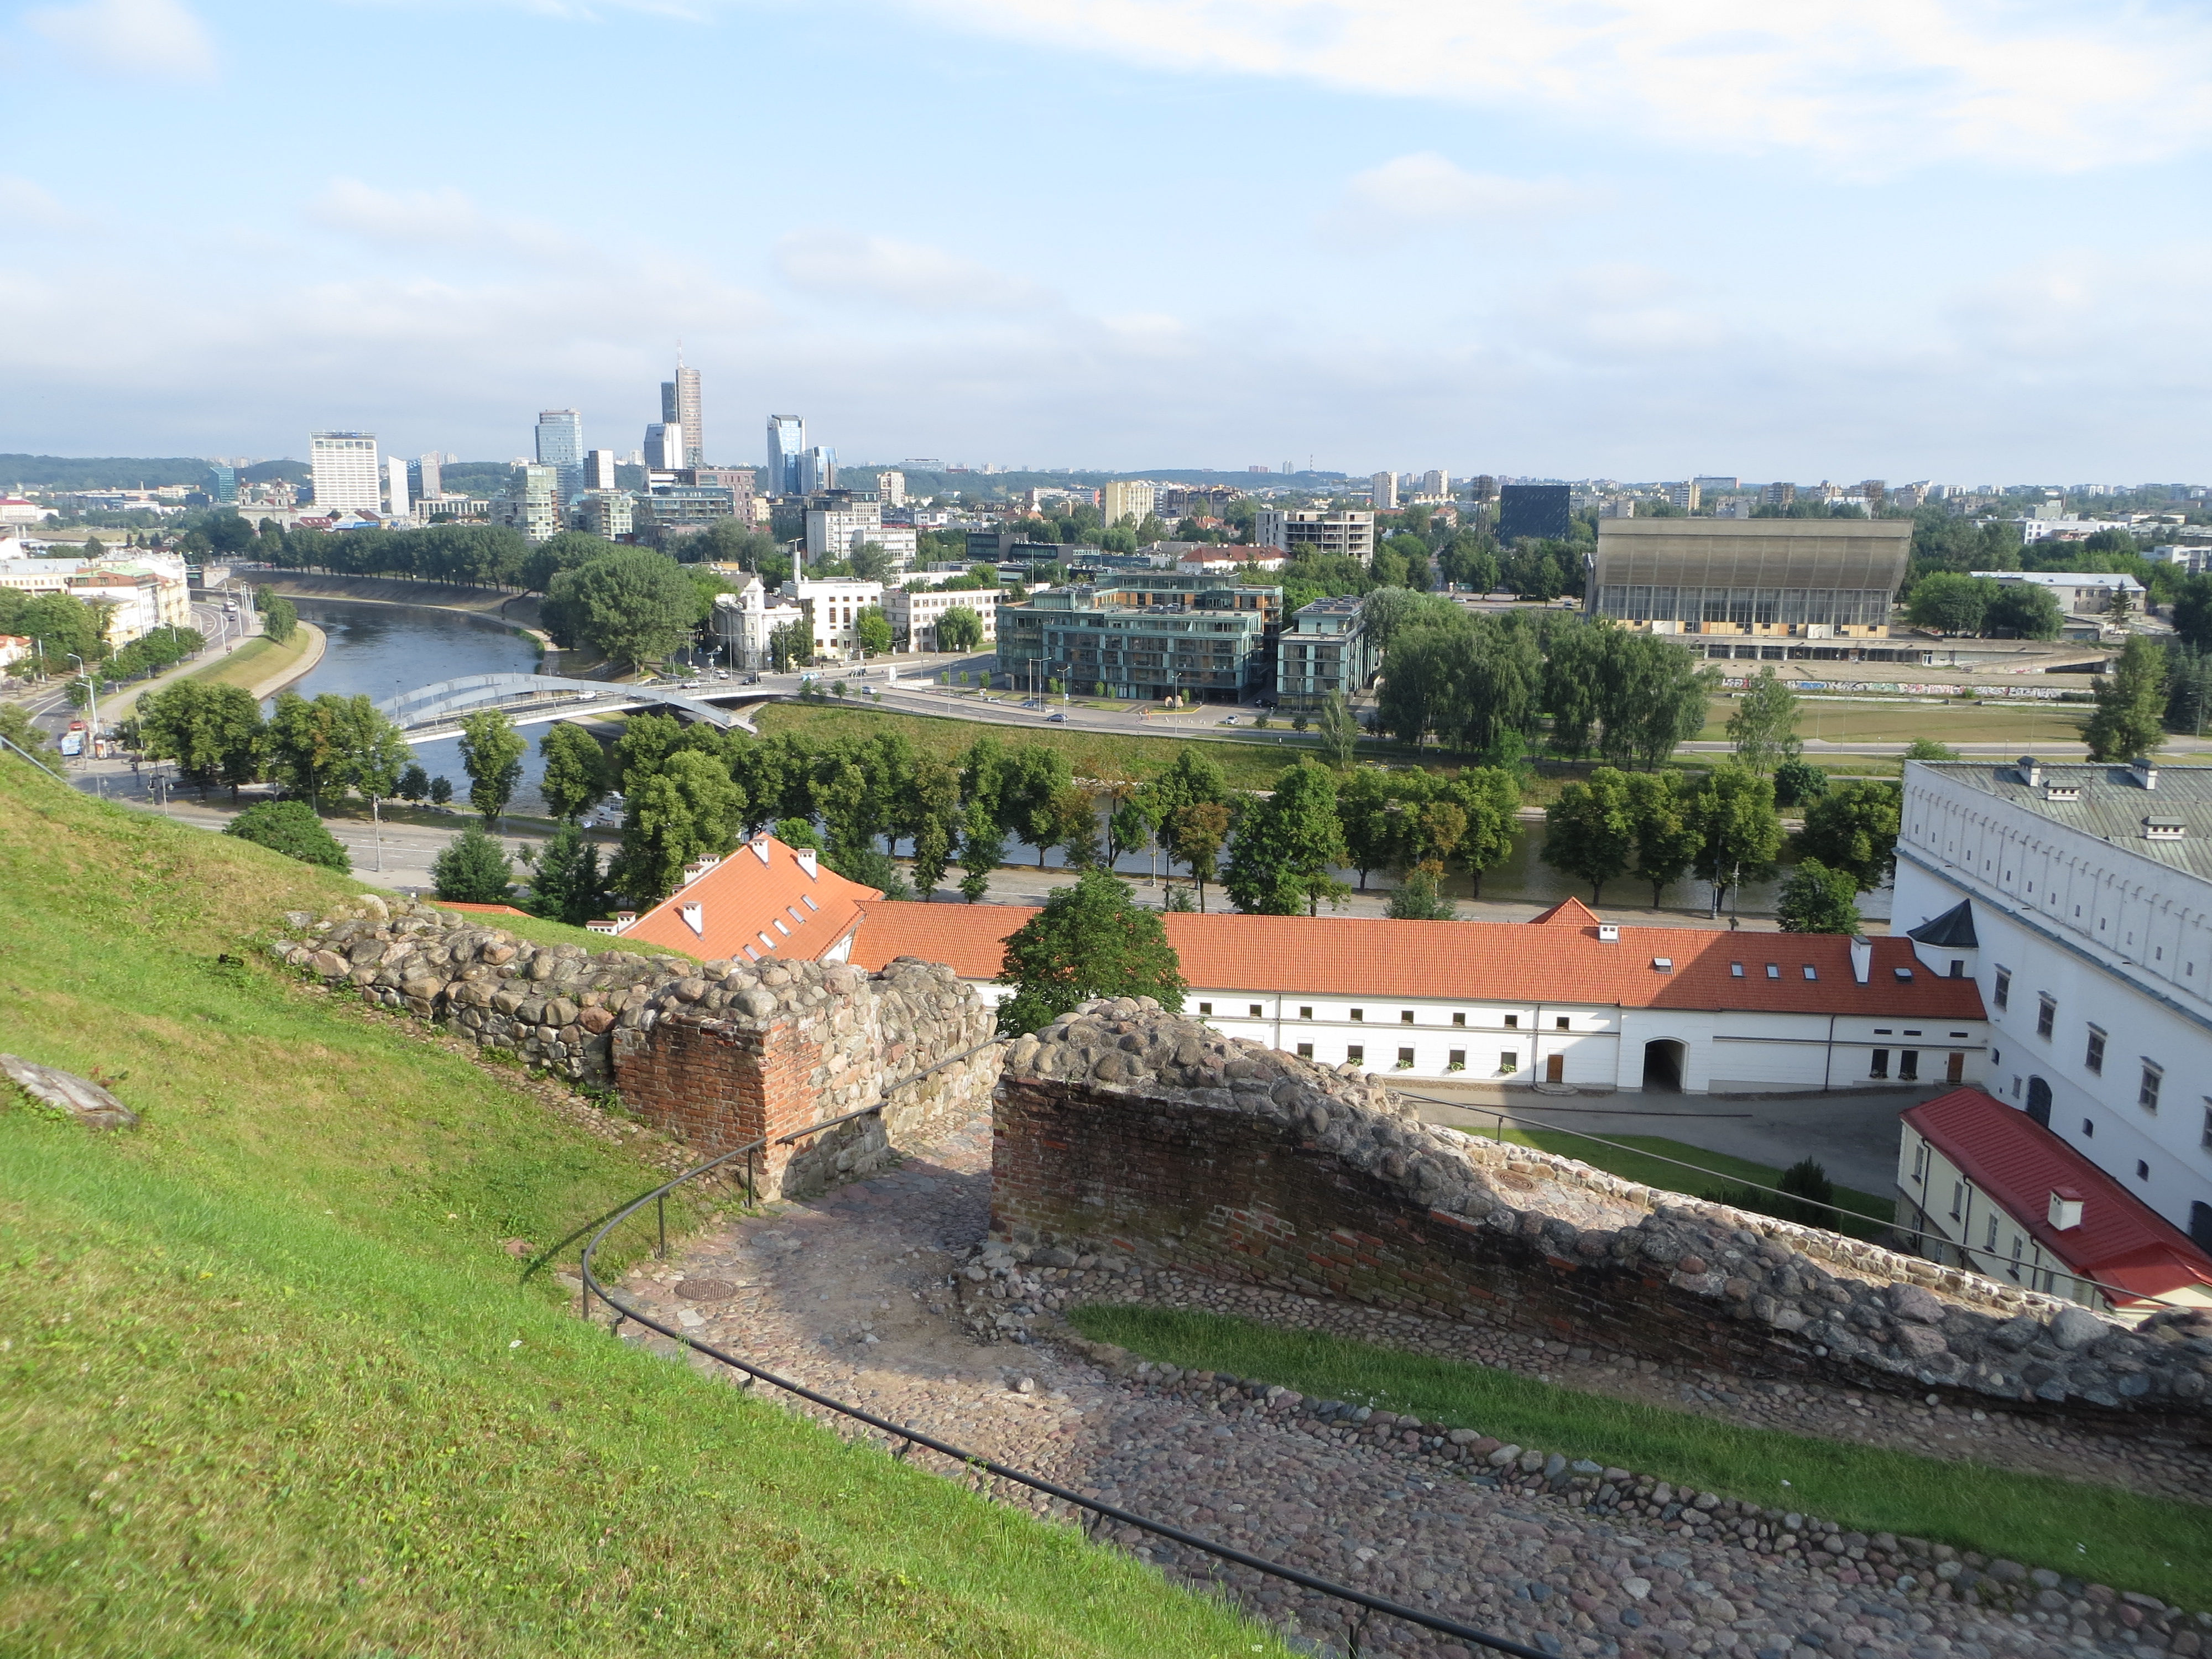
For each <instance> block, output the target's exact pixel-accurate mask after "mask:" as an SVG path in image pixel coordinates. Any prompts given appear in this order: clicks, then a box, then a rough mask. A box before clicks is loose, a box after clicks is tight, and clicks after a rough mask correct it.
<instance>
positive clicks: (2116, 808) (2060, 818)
mask: <svg viewBox="0 0 2212 1659" xmlns="http://www.w3.org/2000/svg"><path fill="white" fill-rule="evenodd" d="M2147 785H2148V787H2147ZM1962 899H1964V900H1970V901H1971V902H1972V907H1973V928H1974V933H1975V936H1976V938H1977V940H1978V945H1977V948H1975V949H1973V950H1972V951H1953V952H1950V953H1949V956H1950V957H1951V958H1952V959H1960V960H1963V962H1964V963H1965V968H1964V971H1966V973H1969V974H1972V975H1973V976H1974V977H1975V978H1976V979H1977V980H1978V981H1979V982H1980V984H1981V987H1982V995H1983V1000H1984V1003H1985V1004H1986V1006H1987V1007H1988V1009H1989V1011H1990V1020H1991V1030H1990V1045H1991V1047H1990V1067H1989V1070H1990V1085H1989V1087H1990V1092H1991V1093H1992V1094H1994V1095H1996V1096H1997V1097H1999V1098H2001V1099H2002V1100H2004V1101H2005V1102H2006V1103H2008V1104H2011V1105H2015V1106H2017V1107H2019V1108H2020V1109H2022V1110H2025V1111H2027V1112H2028V1113H2029V1115H2031V1116H2033V1117H2034V1118H2035V1119H2036V1120H2037V1121H2039V1122H2043V1123H2045V1124H2046V1125H2047V1127H2049V1128H2050V1129H2051V1132H2052V1133H2054V1134H2056V1135H2057V1136H2059V1137H2060V1138H2061V1139H2063V1140H2064V1141H2065V1142H2066V1143H2067V1144H2068V1145H2069V1146H2073V1147H2074V1148H2075V1149H2076V1150H2077V1151H2078V1152H2081V1155H2082V1156H2083V1157H2085V1158H2088V1159H2089V1160H2090V1161H2091V1162H2092V1163H2093V1164H2096V1165H2097V1166H2098V1167H2099V1168H2100V1169H2101V1170H2104V1171H2105V1172H2106V1174H2108V1175H2110V1176H2112V1178H2113V1179H2114V1180H2115V1181H2117V1182H2119V1183H2120V1184H2121V1185H2122V1186H2123V1187H2124V1188H2126V1189H2127V1190H2128V1191H2129V1192H2130V1193H2132V1194H2135V1195H2136V1197H2137V1198H2140V1199H2141V1200H2142V1201H2143V1202H2144V1203H2146V1204H2148V1206H2150V1207H2151V1208H2152V1209H2154V1210H2155V1211H2156V1212H2158V1213H2159V1214H2160V1215H2161V1216H2163V1217H2165V1218H2166V1220H2168V1221H2170V1222H2172V1224H2173V1225H2175V1226H2177V1227H2179V1228H2180V1229H2181V1230H2182V1231H2184V1232H2186V1233H2188V1234H2190V1235H2191V1237H2194V1238H2196V1239H2197V1241H2198V1243H2199V1244H2200V1246H2201V1245H2202V1244H2203V1243H2205V1242H2206V1241H2207V1240H2208V1238H2212V768H2203V767H2162V768H2157V769H2149V770H2146V771H2142V772H2140V773H2138V772H2136V771H2135V770H2133V769H2130V768H2126V767H2118V766H2100V765H2079V764H2075V765H2068V764H2061V765H2054V766H2040V765H2017V766H2016V765H2011V764H2007V765H2004V766H1991V765H1989V764H1988V763H1963V762H1961V763H1944V764H1941V765H1931V764H1927V763H1920V762H1912V763H1907V765H1906V767H1905V816H1904V825H1903V831H1902V833H1901V834H1900V836H1899V840H1898V860H1897V896H1896V898H1895V900H1894V902H1893V915H1894V916H1895V918H1896V921H1897V925H1898V926H1899V927H1911V926H1915V925H1917V924H1920V923H1923V922H1925V921H1928V920H1929V919H1931V918H1933V917H1936V916H1938V915H1942V914H1943V913H1944V912H1946V911H1948V910H1949V909H1951V908H1953V907H1954V906H1955V905H1957V904H1958V903H1959V902H1960V901H1961V900H1962Z"/></svg>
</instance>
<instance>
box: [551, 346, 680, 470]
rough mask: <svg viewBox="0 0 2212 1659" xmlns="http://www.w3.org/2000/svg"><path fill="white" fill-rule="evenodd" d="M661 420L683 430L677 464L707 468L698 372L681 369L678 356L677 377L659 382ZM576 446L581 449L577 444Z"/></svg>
mask: <svg viewBox="0 0 2212 1659" xmlns="http://www.w3.org/2000/svg"><path fill="white" fill-rule="evenodd" d="M660 418H661V421H662V423H663V424H665V425H670V426H680V427H682V428H684V459H682V460H680V461H678V462H677V463H676V465H678V466H704V465H706V464H707V430H706V420H705V416H704V413H703V411H702V409H701V406H700V397H699V371H698V370H697V369H696V368H684V359H683V357H682V356H678V358H677V360H676V378H675V379H674V380H663V381H662V382H661V383H660ZM578 447H579V449H580V448H581V447H582V446H581V444H579V445H578Z"/></svg>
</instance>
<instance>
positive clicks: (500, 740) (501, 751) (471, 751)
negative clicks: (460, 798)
mask: <svg viewBox="0 0 2212 1659" xmlns="http://www.w3.org/2000/svg"><path fill="white" fill-rule="evenodd" d="M529 752H530V744H529V743H528V741H527V740H526V739H525V738H524V737H523V735H522V733H521V732H518V731H516V730H515V729H514V722H513V720H509V719H507V713H506V711H505V710H504V709H500V708H482V709H478V710H477V712H476V713H475V714H471V715H470V716H469V717H468V718H467V719H466V720H463V721H462V722H461V765H462V768H463V769H465V771H466V772H467V773H468V775H469V805H471V806H473V807H475V808H476V810H477V812H478V813H480V814H481V815H482V816H483V821H484V822H485V823H494V822H495V821H496V820H497V819H498V817H499V816H500V814H501V813H502V812H504V811H507V802H508V801H510V800H512V799H513V798H514V786H515V785H516V784H518V783H520V782H521V781H522V761H523V757H524V756H526V755H527V754H528V753H529ZM564 816H565V815H564Z"/></svg>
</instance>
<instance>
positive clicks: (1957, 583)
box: [1905, 571, 2066, 640]
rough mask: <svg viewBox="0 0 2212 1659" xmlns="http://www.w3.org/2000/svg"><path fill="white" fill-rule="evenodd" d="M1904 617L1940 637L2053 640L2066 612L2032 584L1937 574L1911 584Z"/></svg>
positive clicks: (2050, 595) (2044, 589) (2054, 597)
mask: <svg viewBox="0 0 2212 1659" xmlns="http://www.w3.org/2000/svg"><path fill="white" fill-rule="evenodd" d="M1905 617H1906V618H1907V619H1908V620H1909V621H1911V623H1913V625H1914V626H1916V627H1918V628H1932V629H1935V630H1936V632H1937V633H1939V634H1993V635H1998V636H2000V637H2002V638H2007V639H2021V640H2055V639H2057V637H2058V630H2059V628H2060V626H2061V625H2062V624H2063V623H2064V621H2065V619H2066V618H2065V613H2064V612H2063V611H2061V610H2060V609H2059V605H2058V599H2057V595H2055V594H2054V593H2052V592H2051V590H2050V589H2049V588H2047V587H2042V586H2037V585H2036V584H2034V583H2032V582H2001V581H1998V580H1996V578H1995V577H1993V576H1967V575H1960V574H1954V573H1953V572H1950V571H1938V572H1936V573H1935V574H1930V575H1927V576H1923V577H1922V578H1921V579H1920V580H1919V581H1918V582H1917V583H1915V584H1914V585H1913V588H1912V594H1911V599H1909V600H1908V601H1907V602H1906V605H1905Z"/></svg>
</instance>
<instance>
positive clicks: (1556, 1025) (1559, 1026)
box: [1552, 1014, 1567, 1031]
mask: <svg viewBox="0 0 2212 1659" xmlns="http://www.w3.org/2000/svg"><path fill="white" fill-rule="evenodd" d="M1552 1025H1553V1029H1554V1030H1561V1031H1564V1030H1566V1029H1567V1017H1566V1016H1565V1014H1561V1015H1560V1016H1559V1018H1557V1019H1555V1020H1553V1022H1552Z"/></svg>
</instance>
